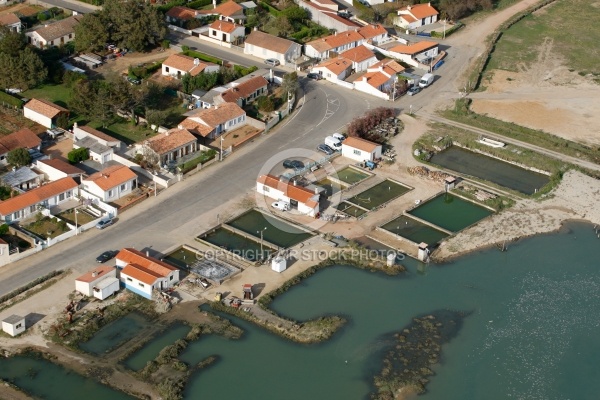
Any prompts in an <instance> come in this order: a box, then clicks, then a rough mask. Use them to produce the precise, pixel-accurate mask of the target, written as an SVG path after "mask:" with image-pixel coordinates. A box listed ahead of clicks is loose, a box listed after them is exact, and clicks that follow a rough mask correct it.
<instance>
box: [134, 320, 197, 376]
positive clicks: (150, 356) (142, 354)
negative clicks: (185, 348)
mask: <svg viewBox="0 0 600 400" xmlns="http://www.w3.org/2000/svg"><path fill="white" fill-rule="evenodd" d="M189 331H190V327H189V326H187V325H184V324H173V325H171V326H169V327H168V328H167V329H165V330H164V331H163V332H160V333H159V334H158V335H157V336H156V337H154V338H153V339H151V340H150V341H149V342H148V343H146V344H145V345H144V346H143V347H142V348H141V349H139V350H138V351H136V352H135V353H133V354H132V355H131V356H129V357H128V358H127V359H126V360H125V361H124V362H123V364H124V365H125V366H126V367H127V368H129V369H131V370H134V371H139V370H140V369H142V368H144V366H146V363H147V362H148V361H151V360H154V359H155V358H156V357H157V356H158V353H160V351H161V350H162V349H164V348H165V347H167V346H169V345H171V344H173V343H175V342H176V341H177V340H179V339H183V338H184V337H185V336H186V335H187V334H188V333H189Z"/></svg>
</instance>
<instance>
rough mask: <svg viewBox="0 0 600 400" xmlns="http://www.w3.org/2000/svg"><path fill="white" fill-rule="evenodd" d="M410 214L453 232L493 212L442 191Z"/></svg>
mask: <svg viewBox="0 0 600 400" xmlns="http://www.w3.org/2000/svg"><path fill="white" fill-rule="evenodd" d="M408 214H411V215H414V216H415V217H418V218H421V219H422V220H425V221H427V222H431V223H432V224H434V225H437V226H439V227H441V228H443V229H446V230H449V231H451V232H458V231H460V230H462V229H464V228H466V227H467V226H470V225H472V224H474V223H475V222H477V221H479V220H482V219H483V218H485V217H487V216H488V215H490V214H492V212H491V211H490V210H488V209H487V208H485V207H481V206H479V205H477V204H474V203H472V202H470V201H467V200H463V199H461V198H460V197H457V196H454V195H452V194H450V193H442V194H440V195H439V196H437V197H434V198H433V199H431V200H429V201H427V202H426V203H424V204H422V205H420V206H419V207H417V208H415V209H413V210H411V211H409V212H408Z"/></svg>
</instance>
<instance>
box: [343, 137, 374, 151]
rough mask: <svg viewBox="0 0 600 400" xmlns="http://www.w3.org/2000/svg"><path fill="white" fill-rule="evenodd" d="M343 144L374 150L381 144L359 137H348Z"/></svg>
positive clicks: (364, 149)
mask: <svg viewBox="0 0 600 400" xmlns="http://www.w3.org/2000/svg"><path fill="white" fill-rule="evenodd" d="M342 146H349V147H352V148H355V149H359V150H363V151H368V152H372V151H373V150H375V149H376V148H377V146H381V145H379V144H377V143H373V142H370V141H368V140H365V139H361V138H357V137H353V136H351V137H348V138H346V140H344V141H343V142H342Z"/></svg>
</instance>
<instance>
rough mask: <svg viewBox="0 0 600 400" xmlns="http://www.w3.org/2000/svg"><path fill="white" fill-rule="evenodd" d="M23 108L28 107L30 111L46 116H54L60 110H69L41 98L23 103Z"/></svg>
mask: <svg viewBox="0 0 600 400" xmlns="http://www.w3.org/2000/svg"><path fill="white" fill-rule="evenodd" d="M24 108H28V109H30V110H31V111H34V112H36V113H38V114H41V115H43V116H44V117H48V118H54V117H56V116H57V115H58V114H60V113H61V112H67V113H68V112H69V110H67V109H66V108H62V107H61V106H59V105H56V104H54V103H52V102H50V101H47V100H42V99H31V100H29V101H28V102H27V103H25V106H24Z"/></svg>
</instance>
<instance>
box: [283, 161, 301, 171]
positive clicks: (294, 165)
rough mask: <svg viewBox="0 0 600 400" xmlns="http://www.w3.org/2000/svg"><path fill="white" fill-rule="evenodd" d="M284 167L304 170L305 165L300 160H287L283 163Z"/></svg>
mask: <svg viewBox="0 0 600 400" xmlns="http://www.w3.org/2000/svg"><path fill="white" fill-rule="evenodd" d="M283 167H284V168H291V169H302V168H304V163H303V162H302V161H298V160H285V161H284V162H283Z"/></svg>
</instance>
